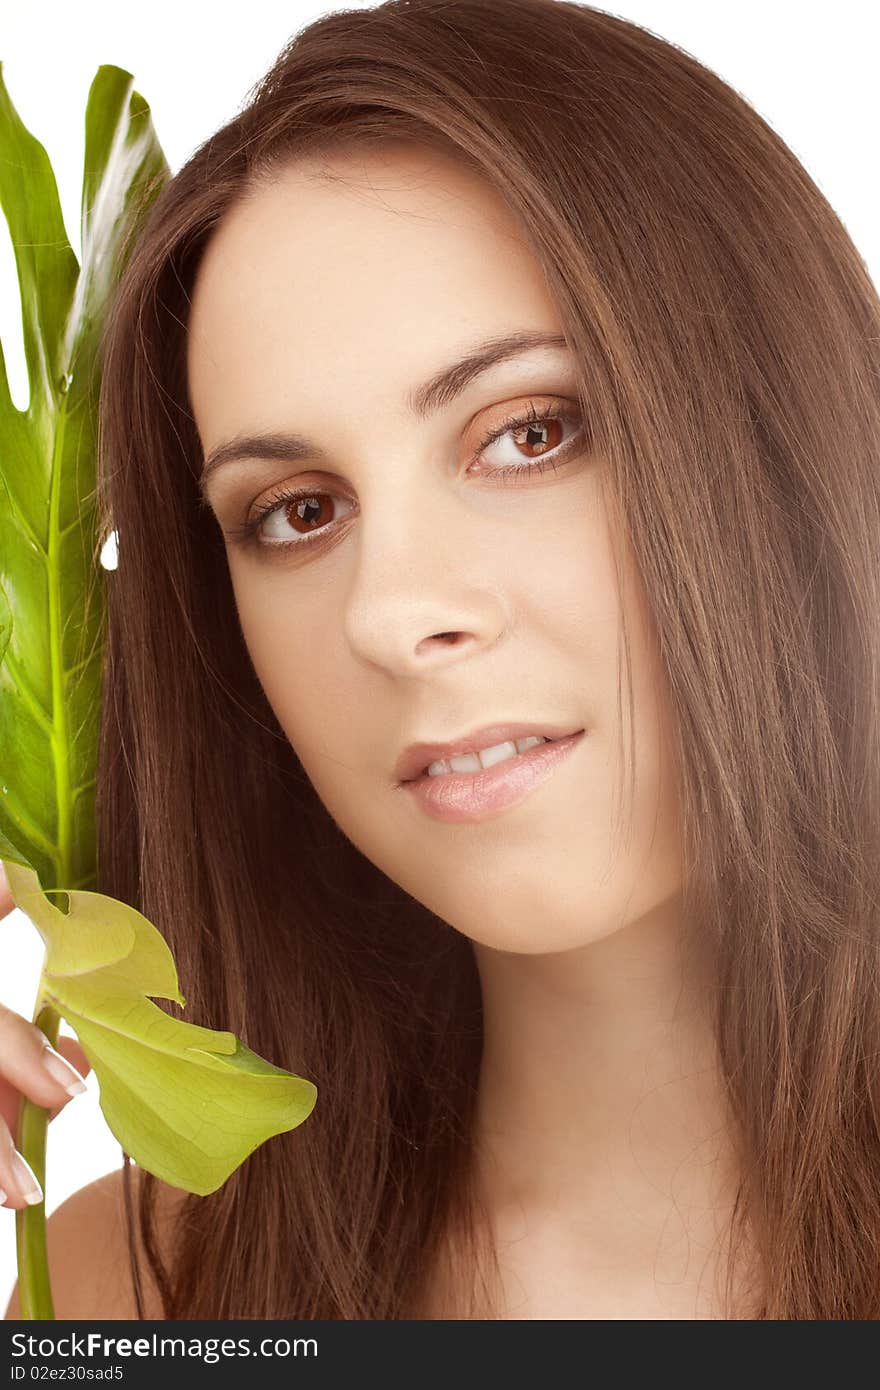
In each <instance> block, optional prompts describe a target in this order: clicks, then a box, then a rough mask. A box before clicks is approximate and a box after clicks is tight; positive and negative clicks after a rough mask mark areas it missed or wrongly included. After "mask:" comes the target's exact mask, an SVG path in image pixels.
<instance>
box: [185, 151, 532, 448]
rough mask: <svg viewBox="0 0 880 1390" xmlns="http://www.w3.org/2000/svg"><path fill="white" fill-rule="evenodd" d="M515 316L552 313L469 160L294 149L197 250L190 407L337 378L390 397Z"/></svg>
mask: <svg viewBox="0 0 880 1390" xmlns="http://www.w3.org/2000/svg"><path fill="white" fill-rule="evenodd" d="M512 325H515V326H516V327H517V328H523V327H528V326H533V327H535V328H536V329H552V328H554V327H557V326H558V316H557V314H556V312H555V309H554V306H553V304H552V302H551V299H550V295H549V292H548V289H547V286H546V282H545V280H544V277H543V275H542V273H541V271H540V268H539V266H538V264H537V262H536V261H535V259H534V256H533V254H532V252H531V249H530V247H529V246H528V244H527V242H526V240H525V238H524V236H523V231H522V228H521V227H520V225H519V224H518V222H517V220H516V219H515V217H514V216H513V214H512V213H511V212H510V210H509V209H508V208H507V205H506V204H505V202H504V200H503V199H502V198H501V196H500V194H499V193H498V192H497V190H495V189H494V188H493V187H492V185H491V184H489V183H488V182H487V181H486V180H484V179H482V178H480V177H479V176H478V175H477V174H476V173H475V172H474V171H473V170H471V169H470V168H469V167H468V166H467V164H465V163H463V162H458V161H456V160H455V159H454V158H453V157H451V156H449V155H447V154H446V153H445V152H444V151H438V150H435V149H431V148H429V147H417V148H413V147H412V146H411V145H409V144H407V143H402V144H400V145H395V144H393V143H389V144H387V145H386V146H385V148H383V149H381V150H376V149H369V150H366V149H363V150H352V151H350V152H348V151H347V152H344V153H343V152H334V153H333V155H332V156H331V157H326V156H325V157H324V158H322V159H320V160H318V159H314V158H313V159H310V160H302V161H297V162H296V163H293V164H289V165H287V166H285V167H284V168H283V169H282V170H281V171H280V172H279V173H278V174H277V176H275V177H273V179H272V181H271V182H269V183H266V184H265V185H261V186H259V187H257V188H255V189H254V190H252V191H251V192H250V193H249V195H248V196H247V197H246V198H244V199H243V200H242V201H241V202H240V203H238V204H237V205H236V206H235V207H233V208H232V209H230V211H229V212H228V213H227V214H226V216H225V217H224V219H223V221H222V222H221V223H220V225H219V226H218V228H217V229H216V231H215V232H214V234H213V236H212V239H211V241H210V242H209V244H208V246H207V249H206V251H205V253H204V256H203V259H202V262H201V265H200V267H199V271H198V274H197V276H196V281H195V285H194V287H193V294H192V307H191V313H190V323H189V336H188V350H187V359H188V371H189V380H190V391H191V395H192V399H193V405H194V409H195V411H196V415H197V417H198V415H199V412H200V404H201V405H203V406H206V405H208V404H209V405H210V408H211V410H212V412H214V411H216V409H217V408H218V406H219V407H220V408H221V410H222V408H223V404H224V398H225V405H226V406H227V407H228V410H229V411H232V410H233V409H234V408H235V407H236V404H238V405H239V406H240V405H241V402H242V401H243V400H248V401H250V402H255V401H259V400H261V399H269V398H271V399H272V401H273V402H274V403H275V404H276V406H277V404H278V402H279V400H280V401H282V402H283V400H284V398H285V396H287V395H289V396H290V397H291V399H296V400H297V401H300V400H302V398H303V393H304V392H305V393H306V394H307V395H308V394H309V393H312V392H321V393H327V392H332V391H333V390H338V389H339V388H340V386H341V385H342V384H344V385H345V386H346V388H350V389H353V390H363V391H364V392H365V393H369V394H370V395H371V398H372V399H373V400H376V399H378V398H381V397H385V396H387V398H388V400H389V401H390V400H392V399H400V398H401V397H402V395H403V394H404V392H405V391H406V390H407V389H408V388H409V386H410V385H411V384H412V382H413V381H414V380H420V379H422V378H423V377H425V376H427V375H430V373H431V371H432V370H433V369H435V368H436V366H437V365H438V362H442V361H445V360H446V359H447V357H448V356H449V349H450V348H451V347H455V346H457V345H458V344H459V343H461V342H463V341H471V340H477V339H480V338H484V337H488V336H490V335H491V334H492V333H495V332H503V331H505V329H508V328H510V327H511V326H512ZM279 393H280V395H279ZM236 398H237V401H236ZM229 423H230V424H231V425H232V426H233V427H235V426H238V425H240V424H241V423H242V421H241V420H240V419H239V418H236V419H234V420H230V421H229Z"/></svg>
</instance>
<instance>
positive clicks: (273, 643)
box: [233, 577, 352, 772]
mask: <svg viewBox="0 0 880 1390" xmlns="http://www.w3.org/2000/svg"><path fill="white" fill-rule="evenodd" d="M233 587H234V591H235V600H236V607H237V609H238V617H239V623H240V625H241V630H242V634H243V637H244V641H245V645H246V646H247V649H248V653H249V655H250V659H251V663H252V665H253V667H254V671H255V672H256V675H257V679H258V680H259V682H260V685H261V686H262V687H263V690H264V692H265V695H266V698H267V700H268V701H269V704H270V705H271V706H272V709H273V711H274V713H275V716H276V718H277V720H278V722H279V724H280V725H281V727H282V729H283V730H284V733H285V734H286V735H287V738H288V739H289V741H290V743H291V744H292V745H293V746H294V748H295V749H296V751H297V754H298V755H299V756H300V758H301V761H303V765H304V767H306V763H307V761H310V760H311V759H313V758H320V760H321V763H322V765H323V764H324V763H326V764H327V765H328V766H330V767H332V765H333V760H332V757H330V756H329V755H330V753H331V750H332V749H334V748H336V749H338V750H339V753H340V756H341V757H344V741H343V740H344V736H345V731H346V729H348V730H349V735H348V736H349V738H350V737H351V729H352V721H351V714H352V708H351V690H350V670H349V673H348V678H347V680H346V677H345V676H343V673H342V670H341V665H340V656H339V650H338V647H337V645H336V644H335V642H334V640H333V632H332V630H329V629H328V619H327V616H326V614H324V613H323V612H322V611H321V609H320V606H319V605H316V604H314V603H305V602H302V601H297V600H295V599H292V598H291V587H292V586H291V584H290V581H289V579H288V582H287V583H286V584H284V583H283V582H282V583H281V584H278V585H275V584H273V583H271V581H269V582H267V581H266V580H265V579H261V578H256V579H255V581H254V582H253V583H250V582H249V581H248V580H247V579H244V578H242V577H238V578H237V579H233ZM306 771H307V772H308V771H309V768H308V767H306Z"/></svg>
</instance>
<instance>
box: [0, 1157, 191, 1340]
mask: <svg viewBox="0 0 880 1390" xmlns="http://www.w3.org/2000/svg"><path fill="white" fill-rule="evenodd" d="M143 1176H144V1174H143V1170H142V1169H140V1168H137V1167H136V1166H134V1165H132V1168H131V1177H132V1195H133V1197H134V1201H135V1210H136V1209H137V1207H136V1204H137V1197H138V1193H139V1191H140V1184H141V1182H142V1181H143ZM185 1196H186V1193H184V1192H181V1191H180V1190H179V1189H178V1188H176V1187H169V1186H167V1184H165V1183H159V1184H158V1199H157V1205H156V1213H157V1231H158V1238H159V1246H160V1250H161V1252H162V1253H163V1255H164V1254H165V1253H166V1251H167V1249H168V1245H169V1236H170V1232H171V1229H172V1227H173V1224H174V1221H175V1218H176V1215H177V1210H178V1206H179V1203H180V1202H181V1201H182V1200H183V1199H184V1198H185ZM46 1246H47V1250H48V1256H49V1279H50V1282H51V1285H52V1302H53V1304H54V1308H55V1317H56V1319H59V1320H62V1321H65V1320H72V1319H94V1318H101V1319H103V1318H107V1319H111V1320H114V1321H115V1320H119V1319H132V1320H133V1319H135V1318H137V1315H138V1314H137V1305H136V1302H135V1295H134V1287H133V1285H132V1278H131V1265H130V1260H129V1251H128V1232H127V1227H126V1223H125V1195H124V1191H123V1186H122V1169H121V1168H119V1169H118V1170H116V1171H114V1172H112V1173H107V1174H105V1176H104V1177H101V1178H97V1179H96V1180H95V1181H94V1182H91V1183H88V1184H87V1186H85V1187H81V1188H80V1189H79V1191H77V1192H74V1193H73V1194H72V1195H71V1196H70V1197H68V1198H67V1200H66V1201H64V1202H62V1203H61V1205H60V1206H59V1207H58V1208H57V1209H56V1210H55V1211H54V1212H53V1213H52V1215H51V1216H50V1217H49V1218H48V1219H47V1221H46ZM138 1249H139V1250H140V1249H141V1246H140V1242H139V1243H138ZM141 1265H142V1268H143V1269H144V1274H143V1277H142V1283H143V1295H144V1303H145V1307H144V1315H145V1317H147V1318H150V1319H152V1318H162V1317H163V1312H162V1303H161V1299H160V1298H159V1293H158V1290H157V1288H156V1286H155V1284H154V1283H153V1280H152V1279H151V1278H150V1275H149V1272H148V1269H147V1267H146V1265H145V1262H144V1261H143V1259H142V1260H141ZM6 1317H7V1318H20V1317H21V1308H20V1304H19V1298H18V1285H17V1284H16V1286H15V1289H14V1290H13V1294H12V1298H11V1300H10V1302H9V1307H8V1308H7V1310H6Z"/></svg>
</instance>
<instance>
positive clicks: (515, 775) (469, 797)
mask: <svg viewBox="0 0 880 1390" xmlns="http://www.w3.org/2000/svg"><path fill="white" fill-rule="evenodd" d="M583 736H584V730H583V729H581V730H580V732H579V733H576V734H569V736H568V737H567V738H558V739H555V740H554V741H553V742H552V743H539V744H536V745H535V747H534V748H528V749H526V751H525V753H518V754H517V756H516V757H515V758H507V759H505V761H504V762H503V763H496V764H495V766H494V767H487V768H484V769H483V771H482V772H447V773H444V774H443V775H442V776H440V777H429V776H428V775H427V773H425V774H423V776H421V777H417V778H415V780H414V781H412V782H402V783H401V784H400V785H401V787H402V788H403V789H404V790H406V791H408V792H409V793H410V795H411V796H414V797H415V798H416V800H417V801H418V803H419V805H420V806H421V808H422V810H423V811H426V812H427V813H428V815H429V816H433V817H434V819H435V820H443V821H480V820H486V819H487V818H488V817H489V816H496V815H498V813H499V812H500V811H507V810H509V808H510V807H511V806H518V805H519V803H520V802H521V801H524V800H525V798H526V797H527V796H528V794H529V792H531V791H533V790H534V789H535V787H538V786H540V785H541V783H542V782H544V781H546V779H547V778H548V777H549V776H550V774H551V773H552V772H553V770H554V768H556V767H558V766H559V764H560V763H561V762H564V761H565V759H566V758H567V757H568V755H569V753H571V752H572V751H573V750H574V749H575V748H576V747H577V745H578V744H579V743H580V741H581V739H582V738H583Z"/></svg>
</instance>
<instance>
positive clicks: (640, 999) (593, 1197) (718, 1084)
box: [474, 905, 738, 1281]
mask: <svg viewBox="0 0 880 1390" xmlns="http://www.w3.org/2000/svg"><path fill="white" fill-rule="evenodd" d="M683 939H684V938H683V933H682V931H681V929H680V923H679V921H678V920H677V918H676V915H675V911H674V908H673V907H672V906H665V905H664V907H663V908H662V909H660V910H657V911H655V912H653V913H651V914H650V915H649V916H646V917H644V918H642V919H641V920H640V921H638V922H635V923H632V924H630V925H628V926H627V927H626V928H624V929H621V930H620V931H617V932H615V933H614V934H612V935H610V936H607V937H604V938H602V939H601V940H598V941H594V942H591V943H589V944H588V945H586V946H583V947H579V948H576V949H574V950H571V951H566V952H561V953H555V954H550V955H526V954H521V953H514V952H509V951H497V950H494V949H492V948H489V947H485V946H482V945H476V946H475V948H474V949H475V953H476V960H477V965H478V969H479V973H480V978H481V982H482V990H483V1017H484V1050H483V1058H482V1063H481V1070H480V1081H479V1092H478V1102H477V1115H476V1122H475V1143H476V1154H477V1173H478V1184H479V1188H480V1193H481V1196H482V1199H483V1201H484V1203H485V1205H486V1208H487V1210H488V1212H489V1213H490V1214H491V1217H492V1221H493V1225H494V1227H495V1230H496V1233H497V1234H499V1235H501V1236H502V1237H503V1236H504V1235H505V1234H506V1235H507V1237H508V1238H509V1239H510V1241H512V1242H516V1241H518V1240H520V1241H522V1240H525V1242H526V1245H525V1246H524V1247H523V1248H524V1249H525V1248H527V1243H528V1239H529V1232H532V1233H533V1235H534V1236H535V1238H538V1237H540V1239H541V1240H543V1241H544V1242H545V1243H546V1240H547V1239H548V1237H550V1235H551V1233H552V1237H553V1239H554V1240H556V1241H557V1245H556V1246H555V1247H554V1248H557V1249H558V1248H560V1247H559V1246H558V1241H559V1240H560V1239H564V1250H565V1253H563V1254H560V1256H559V1258H560V1259H561V1260H562V1261H563V1262H564V1261H566V1260H570V1261H571V1263H572V1277H575V1272H576V1270H580V1269H586V1268H588V1267H592V1266H596V1268H599V1269H607V1268H608V1267H609V1266H613V1267H614V1268H615V1269H618V1270H619V1269H621V1268H622V1267H624V1266H625V1267H626V1270H627V1271H628V1276H627V1277H631V1278H632V1280H633V1281H636V1280H643V1279H644V1278H645V1277H646V1274H645V1272H646V1271H650V1270H654V1271H655V1272H656V1271H657V1270H658V1261H659V1262H660V1264H662V1266H663V1269H664V1270H666V1271H669V1274H670V1277H672V1278H673V1279H674V1277H675V1276H674V1274H672V1268H673V1266H676V1265H678V1266H681V1268H682V1269H683V1268H685V1267H690V1268H691V1269H693V1271H694V1275H696V1274H698V1273H699V1267H700V1266H701V1265H702V1264H703V1263H704V1261H703V1259H702V1252H703V1251H705V1254H706V1256H707V1257H708V1255H709V1252H710V1251H711V1250H712V1248H713V1246H714V1245H716V1244H717V1241H718V1238H719V1235H720V1234H721V1231H722V1227H723V1226H724V1225H725V1218H727V1219H729V1217H730V1215H731V1213H732V1210H733V1203H734V1200H735V1197H736V1188H737V1183H738V1165H737V1161H736V1155H735V1145H734V1139H733V1132H732V1125H731V1120H730V1115H729V1111H728V1106H727V1102H726V1093H725V1086H724V1081H723V1077H722V1075H721V1071H720V1067H719V1064H718V1057H717V1045H716V1042H715V1037H714V1031H713V1025H712V1010H711V1005H712V1000H713V992H712V985H711V972H710V970H709V969H708V967H707V964H706V962H705V961H704V960H703V961H700V960H698V959H697V958H696V955H695V954H694V953H692V952H687V951H686V950H685V949H684V948H683ZM563 1232H564V1233H565V1235H564V1237H563V1235H562V1233H563ZM658 1277H659V1276H658ZM689 1277H690V1276H689Z"/></svg>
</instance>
